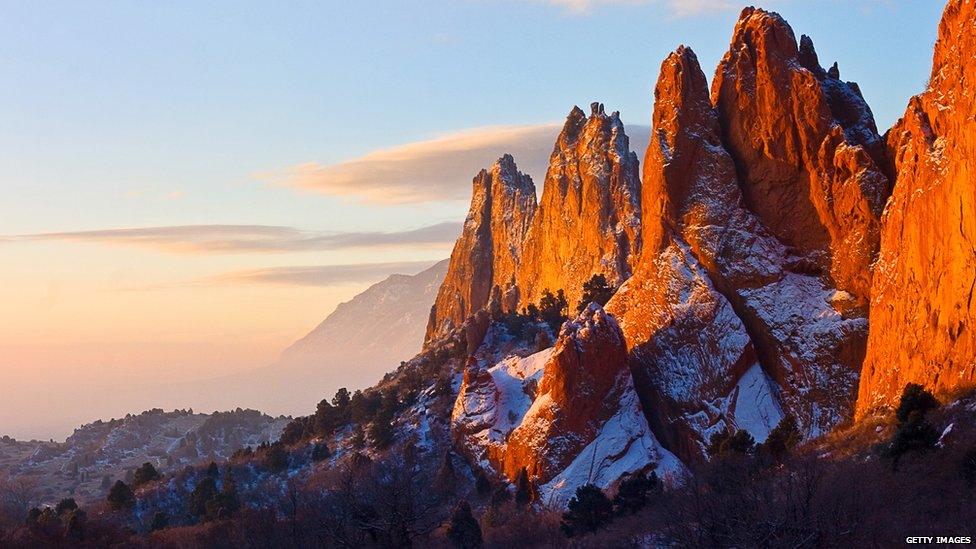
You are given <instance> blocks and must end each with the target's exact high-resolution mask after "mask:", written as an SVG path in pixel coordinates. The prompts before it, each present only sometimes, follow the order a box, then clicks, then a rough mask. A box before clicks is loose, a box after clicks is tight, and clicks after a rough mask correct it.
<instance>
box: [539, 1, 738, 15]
mask: <svg viewBox="0 0 976 549" xmlns="http://www.w3.org/2000/svg"><path fill="white" fill-rule="evenodd" d="M531 1H533V2H545V3H547V4H551V5H553V6H558V7H561V8H564V9H566V10H567V11H569V12H572V13H586V12H589V11H590V10H591V9H593V8H595V7H598V6H610V5H621V6H641V5H660V6H663V7H665V8H666V9H667V10H668V11H669V12H670V13H671V14H672V15H675V16H678V17H687V16H690V15H699V14H702V13H711V12H718V11H729V10H733V9H736V8H737V7H741V4H740V3H736V2H732V1H731V0H531Z"/></svg>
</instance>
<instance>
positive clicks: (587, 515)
mask: <svg viewBox="0 0 976 549" xmlns="http://www.w3.org/2000/svg"><path fill="white" fill-rule="evenodd" d="M567 507H568V509H567V511H566V512H565V513H563V519H562V523H561V524H560V527H561V528H562V531H563V533H564V534H566V537H573V536H576V535H579V534H587V533H590V532H595V531H597V530H599V529H600V528H603V527H604V526H606V525H607V524H609V523H610V521H611V520H612V519H613V503H612V502H611V501H610V498H608V497H607V496H606V494H604V493H603V490H600V489H599V488H597V487H596V486H594V485H592V484H585V485H583V486H580V487H579V488H577V489H576V495H575V496H573V499H571V500H569V505H568V506H567Z"/></svg>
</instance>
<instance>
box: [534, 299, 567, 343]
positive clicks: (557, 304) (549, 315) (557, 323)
mask: <svg viewBox="0 0 976 549" xmlns="http://www.w3.org/2000/svg"><path fill="white" fill-rule="evenodd" d="M567 310H568V305H567V303H566V294H565V293H563V291H562V290H559V291H558V292H556V295H552V292H550V291H549V290H548V289H546V290H545V291H544V292H543V293H542V299H541V300H540V301H539V317H540V320H542V321H543V322H545V323H546V324H548V325H549V328H551V329H552V331H553V333H559V328H560V327H561V326H562V325H563V322H566V319H567V316H566V312H567Z"/></svg>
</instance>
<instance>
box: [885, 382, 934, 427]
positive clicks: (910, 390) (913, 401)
mask: <svg viewBox="0 0 976 549" xmlns="http://www.w3.org/2000/svg"><path fill="white" fill-rule="evenodd" d="M938 407H939V401H938V400H936V399H935V397H934V396H932V393H930V392H928V391H926V390H925V387H922V386H921V385H919V384H917V383H909V384H908V385H905V389H904V391H902V393H901V400H900V401H899V403H898V410H897V411H896V412H895V416H896V417H897V418H898V422H899V423H905V422H907V421H908V420H909V419H910V417H911V415H912V414H915V413H917V414H920V415H925V414H926V413H928V412H929V411H930V410H934V409H936V408H938Z"/></svg>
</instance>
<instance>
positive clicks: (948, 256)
mask: <svg viewBox="0 0 976 549" xmlns="http://www.w3.org/2000/svg"><path fill="white" fill-rule="evenodd" d="M974 29H976V6H974V4H973V2H971V1H963V0H952V1H950V2H949V3H948V5H947V6H946V8H945V11H944V12H943V16H942V22H941V24H940V25H939V38H938V42H937V43H936V45H935V54H934V57H933V64H932V75H931V78H930V81H929V86H928V89H926V90H925V91H924V92H923V93H921V94H920V95H917V96H915V97H913V98H912V99H911V100H910V101H909V104H908V109H907V110H906V112H905V115H904V117H903V118H902V119H901V120H899V121H898V123H897V124H895V126H894V127H893V128H892V129H891V130H890V131H889V132H888V134H887V146H888V155H889V157H890V158H891V159H892V161H893V164H894V168H895V169H896V170H897V174H898V176H897V180H896V182H895V185H894V193H893V195H892V197H891V200H890V201H889V203H888V206H887V208H886V210H885V216H884V218H883V229H882V234H881V253H880V256H879V258H878V262H877V265H876V267H875V275H874V284H873V287H872V289H871V332H870V336H869V341H868V351H867V357H866V359H865V361H864V369H863V371H862V374H861V384H860V389H859V395H858V402H857V414H858V416H864V415H865V414H866V413H867V412H869V411H870V410H871V409H873V408H875V407H877V406H879V405H888V404H893V403H896V402H897V399H898V396H899V395H900V394H901V391H902V389H903V388H904V386H905V384H907V383H920V384H922V385H925V386H926V387H928V388H929V389H931V390H934V391H935V392H936V393H945V392H950V391H953V390H956V389H959V388H962V387H967V386H971V385H973V384H974V383H976V367H974V362H973V357H974V356H976V329H974V328H976V303H974V301H973V296H974V292H973V288H974V286H976V248H974V242H976V187H974V181H976V180H974V174H976V121H974V113H976V99H974V96H973V87H972V85H973V82H976V62H974V57H976V30H974Z"/></svg>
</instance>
